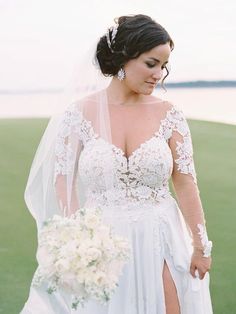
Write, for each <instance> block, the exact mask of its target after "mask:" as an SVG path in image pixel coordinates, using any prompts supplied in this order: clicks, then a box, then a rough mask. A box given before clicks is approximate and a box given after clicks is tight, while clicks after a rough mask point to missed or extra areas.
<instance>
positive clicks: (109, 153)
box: [55, 107, 196, 204]
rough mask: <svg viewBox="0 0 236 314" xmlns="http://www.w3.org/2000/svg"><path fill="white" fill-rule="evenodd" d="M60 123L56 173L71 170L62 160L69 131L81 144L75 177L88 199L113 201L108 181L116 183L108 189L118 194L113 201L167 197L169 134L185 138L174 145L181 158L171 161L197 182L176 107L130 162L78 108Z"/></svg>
mask: <svg viewBox="0 0 236 314" xmlns="http://www.w3.org/2000/svg"><path fill="white" fill-rule="evenodd" d="M64 124H65V127H64V132H63V136H62V137H60V141H58V146H57V151H58V152H60V158H58V160H57V163H56V171H55V174H56V175H58V173H63V174H66V173H68V172H70V171H71V167H70V164H68V163H67V165H66V166H65V162H63V160H64V156H68V155H69V150H70V149H71V148H70V146H69V145H66V143H65V137H66V136H67V133H68V132H71V131H72V130H71V128H73V132H75V133H78V134H79V137H80V140H81V141H82V144H83V149H82V151H81V153H80V157H79V174H80V177H81V180H82V181H83V183H84V185H85V186H86V188H87V189H86V194H87V197H89V198H90V199H91V198H95V197H96V198H100V201H102V200H103V201H107V200H108V196H109V197H110V198H111V197H112V196H111V194H112V193H111V191H108V190H107V178H109V180H110V181H111V182H114V183H113V184H112V185H111V187H112V189H115V191H116V193H113V194H114V195H113V197H112V199H111V201H112V202H113V203H114V202H119V204H121V202H127V200H129V201H137V200H140V201H141V200H148V199H150V200H156V201H157V200H158V199H159V198H162V197H165V196H166V195H167V194H168V193H169V192H168V180H169V178H170V176H171V173H172V170H173V157H172V154H171V150H170V147H169V145H168V140H169V138H170V137H171V136H172V133H173V131H177V132H179V133H180V134H181V136H182V137H183V142H182V143H180V142H178V143H177V148H176V150H177V153H178V155H179V158H178V159H176V160H175V162H176V163H177V164H178V169H179V171H181V172H182V173H186V174H188V173H190V174H191V175H192V176H193V179H194V180H196V176H195V171H194V165H193V162H192V145H191V138H190V133H189V128H188V126H187V123H186V121H185V119H184V117H183V114H182V113H181V112H180V111H178V110H177V109H176V108H174V107H172V108H171V109H170V110H168V111H167V113H166V117H165V119H163V120H162V121H161V123H160V127H159V130H157V131H156V132H155V133H154V134H153V136H152V137H151V138H150V139H148V140H147V141H145V142H144V143H142V144H141V145H140V146H139V147H138V148H137V149H136V150H135V151H134V152H133V153H132V154H131V156H129V157H128V158H127V157H126V156H125V154H124V152H123V151H122V150H121V149H120V148H118V147H116V146H115V145H113V144H111V143H109V142H107V141H106V140H104V139H103V138H101V137H99V135H97V134H96V133H95V132H94V130H93V127H92V125H91V122H90V121H88V120H86V119H85V118H84V117H83V115H82V113H81V112H79V111H78V110H75V109H71V110H68V111H67V112H66V115H65V118H64ZM66 126H67V127H66ZM65 130H67V131H65ZM63 152H64V154H63ZM104 178H105V179H104ZM104 180H106V182H104Z"/></svg>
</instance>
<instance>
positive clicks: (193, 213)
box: [169, 108, 212, 257]
mask: <svg viewBox="0 0 236 314" xmlns="http://www.w3.org/2000/svg"><path fill="white" fill-rule="evenodd" d="M170 120H171V122H172V123H171V125H172V133H171V137H170V138H169V145H170V148H171V151H172V156H173V173H172V182H173V186H174V189H175V192H176V196H177V200H178V203H179V207H180V210H181V212H182V214H183V217H184V219H185V222H186V224H187V226H188V228H189V231H190V234H191V236H192V240H193V242H192V244H193V247H194V248H195V249H197V250H200V251H201V252H202V253H203V256H205V257H207V256H209V255H210V253H211V247H212V242H211V241H209V240H208V236H207V230H206V221H205V216H204V211H203V208H202V203H201V199H200V195H199V190H198V185H197V178H196V172H195V167H194V161H193V146H192V140H191V134H190V130H189V127H188V124H187V121H186V119H185V117H184V115H183V113H182V112H181V111H179V110H177V109H175V108H173V109H172V111H171V115H170Z"/></svg>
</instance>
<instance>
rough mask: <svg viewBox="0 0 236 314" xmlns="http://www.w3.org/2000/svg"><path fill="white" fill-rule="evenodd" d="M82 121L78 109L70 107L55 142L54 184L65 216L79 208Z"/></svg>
mask: <svg viewBox="0 0 236 314" xmlns="http://www.w3.org/2000/svg"><path fill="white" fill-rule="evenodd" d="M80 122H81V117H80V115H79V114H78V111H75V110H74V109H73V108H68V110H67V111H66V112H65V113H64V116H63V118H62V121H61V124H60V127H59V131H58V134H57V138H56V144H55V172H54V186H55V191H56V197H57V201H58V203H59V206H60V209H61V212H62V213H63V215H65V216H70V215H71V214H73V213H74V212H75V211H76V210H77V209H78V208H79V200H78V192H77V170H78V158H79V154H80V151H81V147H82V143H81V141H80V137H79V126H80Z"/></svg>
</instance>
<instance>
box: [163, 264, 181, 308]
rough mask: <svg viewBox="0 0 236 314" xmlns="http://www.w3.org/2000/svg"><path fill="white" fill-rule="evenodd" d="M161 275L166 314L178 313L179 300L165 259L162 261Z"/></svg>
mask: <svg viewBox="0 0 236 314" xmlns="http://www.w3.org/2000/svg"><path fill="white" fill-rule="evenodd" d="M162 275H163V284H164V293H165V304H166V314H180V307H179V300H178V296H177V291H176V287H175V283H174V280H173V279H172V277H171V273H170V271H169V268H168V266H167V264H166V261H165V262H164V267H163V274H162Z"/></svg>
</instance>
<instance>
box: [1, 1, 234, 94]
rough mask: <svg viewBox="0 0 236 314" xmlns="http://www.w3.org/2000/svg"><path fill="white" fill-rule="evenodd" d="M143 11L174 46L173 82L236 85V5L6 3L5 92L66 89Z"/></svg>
mask: <svg viewBox="0 0 236 314" xmlns="http://www.w3.org/2000/svg"><path fill="white" fill-rule="evenodd" d="M137 13H143V14H147V15H150V16H151V17H152V18H154V19H155V20H156V21H157V22H159V23H160V24H161V25H162V26H164V27H165V28H166V30H167V31H168V32H169V34H170V35H171V37H172V38H173V40H174V42H175V49H174V51H173V52H172V53H171V57H170V65H171V74H170V75H169V78H168V82H177V81H189V80H235V79H236V61H235V59H236V58H235V51H236V40H235V34H236V19H235V14H236V1H235V0H198V1H191V0H179V1H174V0H155V1H154V0H142V1H140V0H109V1H108V0H99V1H98V0H86V1H81V0H76V1H75V0H37V1H36V0H0V47H1V49H0V90H3V89H7V90H24V89H44V88H58V87H59V88H60V87H63V86H65V84H67V81H68V79H69V77H70V76H71V73H72V71H73V69H74V68H75V65H76V63H77V61H78V59H79V55H80V54H81V53H82V52H84V51H86V50H87V48H88V47H89V46H90V45H91V44H92V43H94V42H95V41H96V40H97V38H99V36H101V35H103V34H104V33H105V32H106V30H107V28H108V27H109V26H111V25H113V24H114V22H113V19H114V18H115V17H117V16H120V15H124V14H137Z"/></svg>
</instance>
